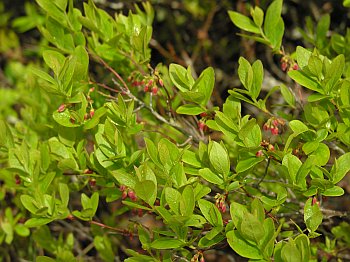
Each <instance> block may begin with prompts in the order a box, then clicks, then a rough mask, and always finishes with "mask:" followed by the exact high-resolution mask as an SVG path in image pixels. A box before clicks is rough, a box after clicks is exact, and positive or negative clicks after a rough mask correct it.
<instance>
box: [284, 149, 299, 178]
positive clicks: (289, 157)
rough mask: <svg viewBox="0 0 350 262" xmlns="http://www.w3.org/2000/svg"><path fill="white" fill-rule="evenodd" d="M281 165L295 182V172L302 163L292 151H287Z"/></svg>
mask: <svg viewBox="0 0 350 262" xmlns="http://www.w3.org/2000/svg"><path fill="white" fill-rule="evenodd" d="M282 165H283V166H285V167H286V168H287V170H288V174H289V177H290V179H291V180H292V182H293V183H295V182H296V176H297V173H298V171H299V168H300V167H301V165H302V162H301V161H300V159H299V158H298V157H296V156H295V155H293V154H292V153H289V154H286V155H285V156H284V157H283V160H282Z"/></svg>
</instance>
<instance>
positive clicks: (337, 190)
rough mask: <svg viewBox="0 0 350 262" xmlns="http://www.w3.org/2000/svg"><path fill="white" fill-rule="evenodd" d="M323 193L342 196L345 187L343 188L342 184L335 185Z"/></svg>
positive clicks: (324, 194)
mask: <svg viewBox="0 0 350 262" xmlns="http://www.w3.org/2000/svg"><path fill="white" fill-rule="evenodd" d="M322 195H323V196H331V197H337V196H342V195H344V189H342V188H341V187H340V186H334V187H332V188H328V189H326V190H325V191H323V192H322Z"/></svg>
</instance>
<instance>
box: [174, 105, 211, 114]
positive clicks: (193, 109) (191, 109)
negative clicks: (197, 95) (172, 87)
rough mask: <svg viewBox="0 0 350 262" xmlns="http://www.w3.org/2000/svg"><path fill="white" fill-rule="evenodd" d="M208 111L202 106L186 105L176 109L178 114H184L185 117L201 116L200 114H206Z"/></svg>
mask: <svg viewBox="0 0 350 262" xmlns="http://www.w3.org/2000/svg"><path fill="white" fill-rule="evenodd" d="M205 111H206V110H205V109H203V108H202V107H201V106H198V105H194V104H186V105H182V106H180V107H178V108H177V109H176V113H178V114H183V115H194V116H195V115H199V114H200V113H203V112H205Z"/></svg>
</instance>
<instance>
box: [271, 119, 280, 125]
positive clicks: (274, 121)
mask: <svg viewBox="0 0 350 262" xmlns="http://www.w3.org/2000/svg"><path fill="white" fill-rule="evenodd" d="M278 124H279V122H278V120H277V119H274V120H273V121H272V125H273V126H274V127H276V126H278Z"/></svg>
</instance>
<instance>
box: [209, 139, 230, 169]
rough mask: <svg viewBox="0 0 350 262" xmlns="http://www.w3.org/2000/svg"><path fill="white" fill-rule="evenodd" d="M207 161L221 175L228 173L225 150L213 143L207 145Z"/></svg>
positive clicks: (228, 165) (227, 160) (228, 164)
mask: <svg viewBox="0 0 350 262" xmlns="http://www.w3.org/2000/svg"><path fill="white" fill-rule="evenodd" d="M209 160H210V164H211V165H212V166H213V167H214V169H215V170H216V171H217V172H218V173H219V174H223V175H227V174H228V173H229V172H230V159H229V156H228V154H227V152H226V150H225V148H224V147H223V146H222V145H221V144H219V143H217V142H215V141H213V142H211V143H210V144H209Z"/></svg>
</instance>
